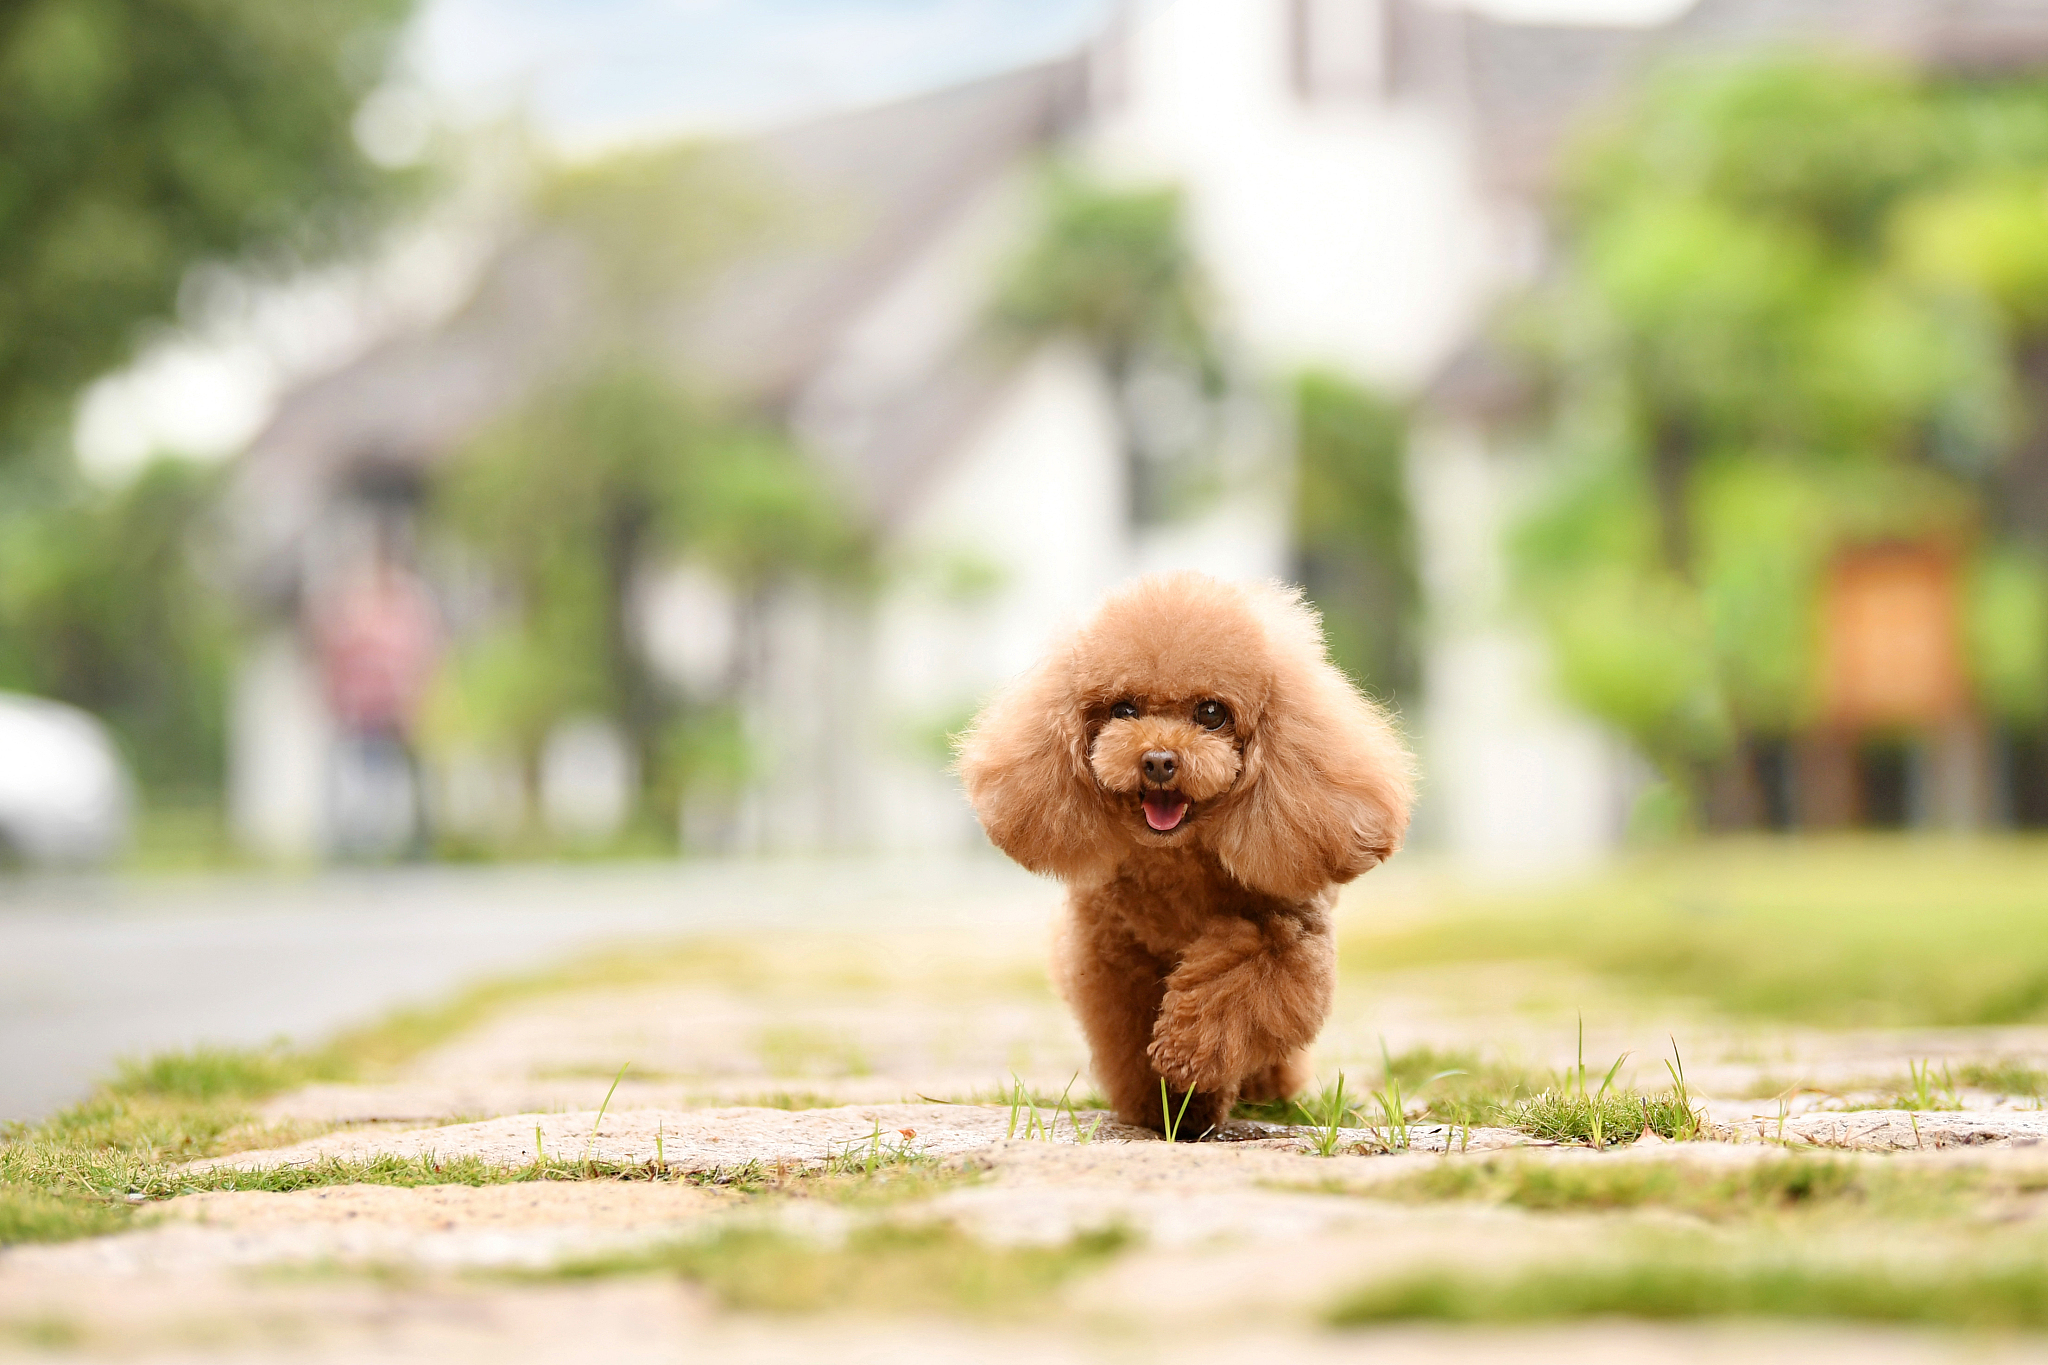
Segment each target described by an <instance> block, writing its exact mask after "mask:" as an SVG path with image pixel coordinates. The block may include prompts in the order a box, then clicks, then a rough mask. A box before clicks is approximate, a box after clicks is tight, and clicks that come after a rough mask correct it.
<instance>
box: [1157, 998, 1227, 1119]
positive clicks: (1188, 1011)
mask: <svg viewBox="0 0 2048 1365" xmlns="http://www.w3.org/2000/svg"><path fill="white" fill-rule="evenodd" d="M1225 1032H1226V1031H1225V1030H1223V1029H1220V1028H1216V1027H1213V1026H1211V1025H1210V1023H1209V1021H1206V1020H1204V1019H1203V1018H1202V1016H1201V1012H1200V1011H1199V1010H1197V1009H1196V1008H1195V1006H1194V1003H1193V1002H1192V1001H1191V1000H1189V999H1188V998H1187V997H1185V996H1181V997H1178V998H1177V997H1176V995H1175V994H1174V993H1171V992H1169V993H1168V995H1167V997H1166V1002H1165V1005H1164V1007H1163V1008H1162V1009H1161V1010H1160V1012H1159V1021H1158V1022H1157V1023H1156V1024H1155V1025H1154V1026H1153V1029H1152V1045H1151V1046H1150V1047H1148V1048H1146V1049H1145V1055H1146V1057H1148V1058H1149V1059H1150V1060H1151V1062H1152V1069H1153V1070H1154V1071H1156V1072H1158V1073H1159V1074H1160V1075H1161V1076H1164V1077H1165V1078H1166V1083H1167V1084H1168V1085H1170V1086H1172V1087H1173V1088H1174V1089H1175V1090H1179V1091H1182V1092H1186V1091H1189V1090H1194V1091H1199V1092H1204V1093H1209V1094H1214V1093H1216V1092H1217V1091H1220V1090H1224V1089H1229V1090H1231V1091H1233V1092H1234V1091H1235V1090H1236V1088H1237V1082H1238V1080H1239V1074H1238V1068H1237V1066H1236V1062H1235V1056H1234V1053H1235V1049H1233V1048H1232V1047H1231V1046H1230V1045H1229V1044H1230V1040H1229V1039H1228V1038H1227V1037H1225V1036H1223V1035H1224V1034H1225Z"/></svg>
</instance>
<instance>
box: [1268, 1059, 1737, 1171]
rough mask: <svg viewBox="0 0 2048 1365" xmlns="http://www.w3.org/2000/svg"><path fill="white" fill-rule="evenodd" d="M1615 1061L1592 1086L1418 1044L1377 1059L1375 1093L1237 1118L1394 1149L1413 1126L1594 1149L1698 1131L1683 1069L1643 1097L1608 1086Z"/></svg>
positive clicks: (1332, 1096)
mask: <svg viewBox="0 0 2048 1365" xmlns="http://www.w3.org/2000/svg"><path fill="white" fill-rule="evenodd" d="M1620 1065H1621V1063H1620V1061H1619V1060H1617V1061H1616V1062H1615V1064H1614V1069H1613V1070H1611V1071H1609V1072H1608V1074H1607V1076H1606V1078H1605V1080H1595V1079H1591V1078H1589V1073H1588V1070H1587V1068H1586V1066H1585V1065H1584V1063H1583V1061H1582V1062H1581V1063H1580V1065H1578V1066H1577V1067H1575V1068H1567V1069H1566V1070H1565V1071H1563V1072H1561V1073H1552V1074H1548V1075H1542V1074H1539V1073H1536V1072H1533V1071H1529V1070H1527V1069H1524V1068H1521V1067H1514V1066H1509V1065H1507V1064H1504V1063H1501V1062H1495V1061H1486V1060H1483V1059H1482V1058H1481V1057H1480V1056H1479V1054H1477V1053H1476V1052H1468V1051H1444V1050H1440V1049H1437V1048H1432V1047H1419V1048H1414V1049H1411V1050H1409V1051H1407V1052H1400V1053H1395V1054H1393V1055H1392V1056H1389V1057H1387V1058H1385V1060H1384V1063H1383V1066H1382V1071H1381V1076H1380V1079H1379V1082H1378V1085H1377V1088H1372V1087H1371V1086H1370V1083H1368V1084H1366V1085H1360V1086H1358V1087H1357V1088H1356V1089H1355V1090H1354V1091H1352V1092H1351V1093H1350V1094H1349V1095H1348V1097H1347V1096H1341V1095H1339V1094H1338V1092H1337V1090H1336V1088H1335V1086H1329V1087H1325V1089H1324V1090H1323V1092H1322V1094H1321V1095H1319V1096H1316V1097H1313V1098H1300V1099H1294V1100H1278V1101H1269V1102H1264V1103H1259V1104H1240V1105H1238V1106H1237V1109H1236V1111H1235V1113H1236V1117H1238V1118H1246V1119H1257V1120H1260V1121H1262V1122H1267V1123H1290V1124H1306V1125H1308V1126H1310V1127H1317V1128H1323V1129H1325V1130H1329V1131H1334V1129H1335V1128H1336V1127H1338V1126H1341V1127H1345V1128H1354V1127H1364V1128H1372V1129H1376V1130H1378V1131H1380V1132H1382V1133H1386V1134H1388V1135H1389V1136H1388V1145H1389V1146H1392V1147H1396V1148H1398V1147H1402V1146H1405V1145H1406V1142H1405V1140H1403V1139H1402V1137H1401V1134H1403V1133H1405V1131H1406V1128H1407V1126H1409V1125H1412V1124H1415V1123H1441V1124H1449V1125H1451V1126H1453V1127H1454V1128H1465V1129H1470V1128H1517V1129H1520V1130H1521V1131H1523V1132H1525V1133H1528V1134H1529V1135H1530V1136H1532V1137H1539V1138H1544V1139H1547V1140H1549V1141H1552V1142H1577V1143H1584V1144H1586V1145H1588V1146H1593V1147H1608V1146H1613V1145H1615V1144H1617V1143H1626V1142H1633V1141H1634V1140H1635V1139H1637V1138H1638V1137H1641V1136H1642V1135H1643V1134H1644V1133H1645V1132H1650V1133H1655V1134H1656V1135H1657V1136H1659V1137H1662V1138H1669V1139H1672V1140H1680V1139H1685V1138H1692V1137H1697V1136H1698V1135H1699V1130H1700V1119H1699V1116H1698V1114H1697V1113H1696V1112H1695V1110H1694V1108H1693V1104H1692V1098H1691V1096H1690V1095H1689V1094H1688V1093H1686V1090H1685V1084H1684V1080H1683V1071H1682V1069H1680V1068H1678V1067H1677V1066H1675V1065H1674V1066H1673V1067H1672V1069H1671V1074H1672V1080H1673V1087H1672V1088H1671V1089H1670V1090H1666V1091H1661V1092H1658V1093H1654V1094H1644V1093H1642V1092H1640V1091H1636V1090H1632V1089H1629V1088H1627V1087H1620V1088H1617V1087H1616V1086H1615V1085H1614V1072H1615V1071H1618V1070H1619V1069H1620ZM1339 1079H1340V1080H1341V1079H1343V1078H1342V1077H1341V1075H1340V1077H1339ZM1340 1110H1341V1113H1340V1112H1339V1111H1340Z"/></svg>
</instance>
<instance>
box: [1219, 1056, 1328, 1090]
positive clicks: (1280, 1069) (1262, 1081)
mask: <svg viewBox="0 0 2048 1365" xmlns="http://www.w3.org/2000/svg"><path fill="white" fill-rule="evenodd" d="M1314 1077H1315V1068H1314V1067H1313V1066H1312V1065H1311V1064H1310V1060H1309V1050H1308V1049H1307V1048H1305V1047H1298V1048H1296V1049H1294V1051H1292V1052H1290V1053H1288V1054H1287V1055H1286V1056H1285V1057H1282V1058H1281V1059H1280V1060H1279V1061H1277V1062H1275V1063H1273V1064H1272V1065H1271V1066H1269V1067H1267V1068H1266V1069H1265V1070H1263V1071H1254V1072H1253V1073H1252V1074H1251V1075H1249V1076H1247V1077H1245V1081H1244V1085H1243V1087H1242V1088H1240V1089H1239V1091H1238V1094H1237V1097H1238V1098H1239V1099H1241V1100H1252V1101H1262V1100H1288V1099H1293V1098H1294V1097H1295V1096H1296V1095H1299V1094H1300V1093H1301V1092H1302V1091H1303V1090H1304V1089H1306V1088H1307V1087H1308V1083H1309V1081H1310V1080H1312V1079H1313V1078H1314Z"/></svg>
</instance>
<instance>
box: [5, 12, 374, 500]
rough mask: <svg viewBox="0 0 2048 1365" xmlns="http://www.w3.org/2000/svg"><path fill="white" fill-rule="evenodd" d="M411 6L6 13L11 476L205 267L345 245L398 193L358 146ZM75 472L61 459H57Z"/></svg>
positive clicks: (296, 256) (46, 445) (51, 439)
mask: <svg viewBox="0 0 2048 1365" xmlns="http://www.w3.org/2000/svg"><path fill="white" fill-rule="evenodd" d="M408 8H409V3H408V0H325V2H324V3H320V4H290V3H285V2H284V0H18V2H17V3H15V4H11V5H8V6H6V7H5V8H4V11H0V466H4V465H5V464H6V463H8V462H19V461H20V460H21V459H22V458H23V456H24V452H26V451H29V450H31V449H34V448H37V447H41V448H42V449H43V450H44V451H45V452H46V458H48V455H47V452H50V451H51V450H53V449H54V448H55V447H56V446H57V443H58V438H60V437H61V435H62V433H63V430H64V427H65V424H66V422H67V420H68V418H69V415H70V405H71V401H72V399H73V397H74V395H75V394H76V393H77V392H78V390H79V389H80V388H81V387H82V386H83V385H85V384H86V383H88V382H90V381H91V380H92V379H94V378H96V377H97V376H99V375H101V374H103V373H105V372H107V371H109V370H111V369H114V368H116V367H118V366H119V365H120V364H122V362H123V361H125V360H126V359H127V358H128V355H129V352H130V348H131V347H132V345H133V343H134V340H135V336H136V329H137V327H138V326H139V325H141V324H143V323H146V322H150V321H152V320H159V319H168V318H169V317H170V316H171V314H172V312H173V311H174V308H175V305H176V301H177V296H178V291H179V287H180V284H181V283H182V282H183V280H184V279H185V277H186V274H187V272H188V271H189V270H190V269H191V268H192V267H193V266H194V265H196V264H199V263H201V262H205V261H214V260H225V261H246V260H249V259H251V258H257V257H278V258H281V259H282V260H287V261H289V260H301V259H305V258H309V257H311V256H313V255H315V254H318V253H319V252H321V251H323V250H327V249H330V248H332V247H334V246H336V245H337V244H339V243H341V242H343V241H345V240H347V236H348V233H349V230H350V229H351V228H352V227H353V226H355V225H357V224H358V223H360V222H361V221H363V210H364V209H365V208H366V207H367V206H370V205H374V204H375V203H376V202H377V201H379V200H380V199H381V198H383V197H384V196H385V195H386V194H387V193H388V191H389V190H390V188H391V185H392V179H391V177H390V176H388V175H387V174H385V173H383V172H380V171H379V170H378V169H377V168H376V167H374V166H372V165H370V164H369V163H368V162H367V161H366V160H365V159H364V157H363V155H362V153H361V152H360V151H359V150H358V149H357V147H356V145H355V142H354V140H353V138H352V136H351V131H350V125H351V120H352V118H353V116H354V114H355V112H356V108H357V105H358V104H359V102H360V101H361V99H362V98H363V96H364V94H365V93H366V91H367V90H368V89H369V88H370V86H372V85H373V84H374V83H375V82H376V81H377V80H379V79H380V78H381V77H382V76H383V74H384V55H385V52H386V51H387V49H388V46H389V43H390V40H391V38H392V36H393V35H394V33H395V31H396V26H397V24H398V23H399V21H400V20H401V19H403V18H404V16H405V13H406V10H407V9H408ZM55 458H56V459H57V462H58V463H61V462H62V460H61V453H60V454H58V455H57V456H56V457H55Z"/></svg>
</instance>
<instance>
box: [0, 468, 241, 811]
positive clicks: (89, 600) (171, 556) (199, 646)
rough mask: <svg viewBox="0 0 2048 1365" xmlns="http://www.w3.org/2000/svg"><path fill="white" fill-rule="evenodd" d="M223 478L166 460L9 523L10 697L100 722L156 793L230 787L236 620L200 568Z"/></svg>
mask: <svg viewBox="0 0 2048 1365" xmlns="http://www.w3.org/2000/svg"><path fill="white" fill-rule="evenodd" d="M218 482H219V479H218V475H217V473H216V471H213V470H209V469H202V468H199V467H196V466H193V465H189V464H183V463H179V462H177V461H172V460H162V461H158V462H157V463H155V464H152V465H151V466H149V467H148V468H147V469H146V470H145V471H144V472H143V473H142V474H141V475H140V476H139V477H138V478H136V479H135V480H134V482H132V483H130V484H129V485H127V486H126V487H124V488H121V489H118V490H107V489H94V490H82V491H80V492H79V494H78V495H77V496H76V497H74V498H72V499H70V500H68V501H66V502H65V503H63V504H62V505H60V506H57V507H46V508H40V509H36V510H35V511H33V512H30V513H22V512H19V511H17V512H14V513H12V514H0V688H7V689H12V690H17V691H22V692H31V693H36V694H38V695H41V696H46V697H58V698H62V699H63V700H65V701H68V702H70V703H72V704H73V705H76V706H82V707H84V708H85V709H87V710H89V711H92V712H95V713H96V714H98V715H99V716H100V717H101V718H102V719H103V720H105V721H107V722H108V723H109V724H110V725H111V726H112V727H113V730H114V733H115V735H116V736H117V737H118V739H119V740H120V742H121V747H122V748H123V750H125V751H126V753H127V756H128V758H129V760H130V761H131V762H132V763H134V764H135V766H136V770H137V775H138V776H139V777H140V778H141V781H142V784H143V787H144V790H145V792H147V793H150V794H157V795H162V794H175V795H180V796H187V797H189V796H193V795H202V796H203V795H206V794H208V793H211V792H213V791H217V790H218V788H219V785H220V781H221V765H222V729H223V726H224V724H225V717H226V708H227V687H226V661H227V649H226V645H227V633H228V628H229V625H230V622H229V620H228V617H227V613H226V609H225V607H224V605H223V598H222V594H221V593H219V592H218V591H217V590H216V589H215V587H214V585H213V584H211V583H209V582H207V581H206V580H205V579H204V578H203V577H202V575H201V573H200V572H199V570H198V568H196V567H195V558H194V548H195V543H196V542H197V540H198V539H199V538H200V536H201V535H202V533H203V532H204V531H205V530H206V529H207V528H208V525H209V521H210V517H211V511H212V507H213V495H214V490H215V488H216V486H217V484H218Z"/></svg>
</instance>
